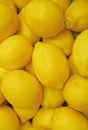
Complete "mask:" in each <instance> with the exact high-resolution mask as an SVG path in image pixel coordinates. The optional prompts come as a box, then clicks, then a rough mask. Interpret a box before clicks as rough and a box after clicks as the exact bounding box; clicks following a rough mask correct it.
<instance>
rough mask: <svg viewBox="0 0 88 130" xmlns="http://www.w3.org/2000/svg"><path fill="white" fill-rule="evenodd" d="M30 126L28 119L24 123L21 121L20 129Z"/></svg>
mask: <svg viewBox="0 0 88 130" xmlns="http://www.w3.org/2000/svg"><path fill="white" fill-rule="evenodd" d="M30 127H31V122H30V121H26V122H24V123H21V130H29V128H30Z"/></svg>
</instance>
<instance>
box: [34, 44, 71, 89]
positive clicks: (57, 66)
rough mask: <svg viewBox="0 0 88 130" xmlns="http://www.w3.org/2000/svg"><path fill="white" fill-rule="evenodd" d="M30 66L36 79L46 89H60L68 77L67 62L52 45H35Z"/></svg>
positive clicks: (61, 53)
mask: <svg viewBox="0 0 88 130" xmlns="http://www.w3.org/2000/svg"><path fill="white" fill-rule="evenodd" d="M32 64H33V67H34V72H35V74H36V76H37V78H38V79H39V81H40V82H41V83H42V84H43V85H44V86H46V87H51V88H57V89H61V88H62V87H63V84H64V83H65V82H66V80H67V79H68V77H69V73H70V69H69V64H68V61H67V59H66V57H65V55H64V54H63V52H62V51H61V50H60V49H58V48H57V47H55V46H54V45H51V44H48V43H44V42H38V43H36V45H35V48H34V51H33V55H32Z"/></svg>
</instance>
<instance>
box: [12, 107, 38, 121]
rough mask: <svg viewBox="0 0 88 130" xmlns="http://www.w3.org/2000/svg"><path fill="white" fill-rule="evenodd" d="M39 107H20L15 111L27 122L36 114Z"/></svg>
mask: <svg viewBox="0 0 88 130" xmlns="http://www.w3.org/2000/svg"><path fill="white" fill-rule="evenodd" d="M38 109H39V106H37V107H35V108H31V109H26V110H25V109H19V108H14V110H15V112H16V113H17V115H18V116H19V118H20V120H21V122H25V121H27V120H29V119H31V118H33V117H34V116H35V114H36V113H37V111H38Z"/></svg>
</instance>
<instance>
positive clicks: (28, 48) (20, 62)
mask: <svg viewBox="0 0 88 130" xmlns="http://www.w3.org/2000/svg"><path fill="white" fill-rule="evenodd" d="M32 50H33V47H32V44H31V43H30V42H29V41H28V40H27V39H26V38H25V37H24V36H22V35H13V36H10V37H9V38H7V39H5V40H4V41H3V42H2V43H1V44H0V66H1V67H3V68H5V69H7V70H14V69H19V68H22V67H24V66H25V65H26V64H27V63H28V62H29V61H30V60H31V56H32Z"/></svg>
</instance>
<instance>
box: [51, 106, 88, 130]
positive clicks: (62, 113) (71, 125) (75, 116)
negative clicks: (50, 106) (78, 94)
mask: <svg viewBox="0 0 88 130" xmlns="http://www.w3.org/2000/svg"><path fill="white" fill-rule="evenodd" d="M52 124H53V125H52V127H53V129H52V130H88V120H87V119H86V118H85V117H84V116H83V115H82V114H81V113H79V112H77V111H75V110H73V109H71V108H69V107H60V108H57V109H56V111H55V113H54V116H53V121H52Z"/></svg>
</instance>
